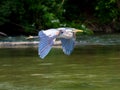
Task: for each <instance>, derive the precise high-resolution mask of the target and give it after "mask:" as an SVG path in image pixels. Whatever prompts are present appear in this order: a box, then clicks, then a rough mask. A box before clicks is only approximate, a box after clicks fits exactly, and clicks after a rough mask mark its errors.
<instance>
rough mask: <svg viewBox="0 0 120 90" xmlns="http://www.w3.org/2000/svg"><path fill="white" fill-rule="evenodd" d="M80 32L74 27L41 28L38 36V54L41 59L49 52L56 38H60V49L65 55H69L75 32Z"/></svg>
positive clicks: (72, 46) (73, 43)
mask: <svg viewBox="0 0 120 90" xmlns="http://www.w3.org/2000/svg"><path fill="white" fill-rule="evenodd" d="M76 32H82V30H76V29H74V28H57V29H48V30H42V31H40V32H39V34H38V36H39V38H40V42H39V50H38V54H39V56H40V57H41V58H42V59H43V58H45V56H46V55H47V54H48V53H49V51H50V50H51V48H52V46H53V45H54V41H55V40H56V38H60V40H61V42H62V49H63V52H64V53H65V54H66V55H70V54H71V52H72V51H73V48H74V45H75V33H76Z"/></svg>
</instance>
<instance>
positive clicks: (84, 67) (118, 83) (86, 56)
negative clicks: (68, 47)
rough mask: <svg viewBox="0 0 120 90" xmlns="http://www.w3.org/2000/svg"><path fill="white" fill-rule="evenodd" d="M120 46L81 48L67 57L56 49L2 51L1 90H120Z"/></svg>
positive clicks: (0, 54)
mask: <svg viewBox="0 0 120 90" xmlns="http://www.w3.org/2000/svg"><path fill="white" fill-rule="evenodd" d="M119 68H120V46H119V45H118V46H117V45H114V46H113V45H109V46H95V45H92V46H79V47H76V48H75V50H74V51H73V53H72V55H70V56H66V55H64V54H63V52H62V50H61V49H58V48H56V49H55V48H54V49H52V50H51V52H50V53H49V55H48V56H47V57H46V58H45V59H44V60H41V59H40V58H39V57H38V55H37V48H23V49H22V48H20V49H17V48H12V49H10V48H4V49H2V48H1V49H0V90H119V88H120V70H119Z"/></svg>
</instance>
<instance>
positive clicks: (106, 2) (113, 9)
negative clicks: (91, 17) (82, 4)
mask: <svg viewBox="0 0 120 90" xmlns="http://www.w3.org/2000/svg"><path fill="white" fill-rule="evenodd" d="M116 4H117V0H97V3H96V7H95V10H96V12H95V14H96V16H97V17H98V18H99V19H98V20H100V22H101V23H103V24H104V23H109V22H112V21H116V20H117V19H118V15H119V13H120V12H119V11H120V10H119V9H118V7H117V5H116Z"/></svg>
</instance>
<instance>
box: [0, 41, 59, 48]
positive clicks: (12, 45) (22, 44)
mask: <svg viewBox="0 0 120 90" xmlns="http://www.w3.org/2000/svg"><path fill="white" fill-rule="evenodd" d="M38 44H39V42H38V41H21V42H0V48H27V47H38ZM60 45H61V42H60V41H56V42H55V43H54V46H55V47H58V46H60Z"/></svg>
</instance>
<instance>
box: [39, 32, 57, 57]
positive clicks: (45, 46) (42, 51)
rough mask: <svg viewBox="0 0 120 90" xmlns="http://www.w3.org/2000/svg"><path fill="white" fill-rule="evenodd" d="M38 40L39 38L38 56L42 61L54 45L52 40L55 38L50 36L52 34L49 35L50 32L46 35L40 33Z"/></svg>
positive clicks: (45, 33)
mask: <svg viewBox="0 0 120 90" xmlns="http://www.w3.org/2000/svg"><path fill="white" fill-rule="evenodd" d="M53 33H54V32H53ZM39 38H40V41H39V46H38V55H39V56H40V57H41V58H42V59H44V58H45V56H46V55H47V54H48V53H49V52H50V50H51V48H52V46H53V44H54V39H55V38H56V35H55V34H53V35H52V32H51V35H50V32H49V34H48V32H43V31H40V32H39Z"/></svg>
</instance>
